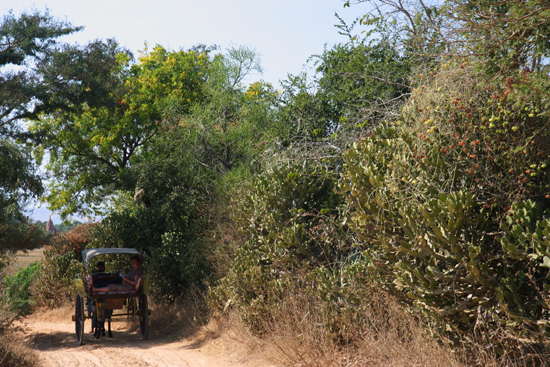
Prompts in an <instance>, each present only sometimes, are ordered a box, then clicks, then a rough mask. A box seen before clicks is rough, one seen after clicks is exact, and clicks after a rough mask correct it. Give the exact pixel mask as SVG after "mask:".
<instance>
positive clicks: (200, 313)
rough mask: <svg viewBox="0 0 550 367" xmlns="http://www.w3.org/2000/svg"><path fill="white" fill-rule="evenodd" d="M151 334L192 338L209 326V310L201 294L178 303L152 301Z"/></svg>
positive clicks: (198, 293)
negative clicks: (205, 326)
mask: <svg viewBox="0 0 550 367" xmlns="http://www.w3.org/2000/svg"><path fill="white" fill-rule="evenodd" d="M149 308H150V309H151V316H150V318H149V323H150V326H149V333H151V334H153V335H158V336H169V337H170V338H173V339H181V338H190V337H193V336H195V334H196V333H197V332H198V331H199V330H200V329H201V328H202V327H203V326H204V325H206V324H207V322H208V319H209V314H208V309H207V308H206V306H205V302H204V299H203V297H202V295H201V294H200V292H193V293H192V294H189V295H188V296H187V297H185V299H183V300H180V301H178V302H175V303H172V304H167V303H155V302H152V301H150V304H149Z"/></svg>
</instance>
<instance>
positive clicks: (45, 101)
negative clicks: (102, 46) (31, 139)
mask: <svg viewBox="0 0 550 367" xmlns="http://www.w3.org/2000/svg"><path fill="white" fill-rule="evenodd" d="M79 29H80V28H79V27H73V26H72V25H70V24H68V23H66V22H61V21H58V20H56V19H55V18H54V17H53V16H51V15H50V14H49V13H44V14H41V13H39V12H32V13H23V14H21V15H20V16H19V17H16V16H15V15H14V14H13V13H12V12H9V13H8V14H6V15H4V17H3V18H2V20H1V22H0V68H1V69H0V252H1V253H2V254H4V253H5V251H6V250H14V249H18V248H30V247H34V246H37V245H39V243H40V242H41V241H42V240H43V238H42V234H41V231H39V230H38V228H37V227H34V226H32V225H30V223H29V221H28V219H27V218H25V217H24V216H22V215H21V212H20V210H21V209H22V208H23V207H24V206H25V205H26V203H28V202H29V200H32V199H36V198H38V197H39V196H40V195H41V194H42V192H43V186H42V181H41V177H40V175H39V173H38V170H37V168H36V166H35V165H34V163H33V158H32V154H31V150H30V149H29V146H27V145H25V144H22V142H23V140H22V139H23V138H24V136H23V135H24V134H23V133H24V130H23V128H22V126H21V124H20V123H19V121H21V120H22V119H25V118H32V117H34V116H36V115H37V114H38V113H40V112H41V111H45V110H51V109H52V108H58V107H60V105H59V104H57V105H56V106H53V105H52V104H51V103H50V102H51V96H53V95H59V93H56V92H54V91H53V89H54V87H55V86H60V85H61V84H63V83H71V82H73V80H65V81H62V80H63V79H62V78H59V73H57V74H56V75H53V74H50V75H44V74H42V73H40V71H39V67H38V66H39V65H46V64H48V63H49V62H50V61H51V60H52V57H54V55H55V54H56V53H57V52H58V45H57V43H56V40H57V39H58V38H59V37H60V36H63V35H67V34H70V33H73V32H75V31H78V30H79ZM58 71H59V69H58ZM66 98H70V96H68V95H67V96H66V97H65V99H66Z"/></svg>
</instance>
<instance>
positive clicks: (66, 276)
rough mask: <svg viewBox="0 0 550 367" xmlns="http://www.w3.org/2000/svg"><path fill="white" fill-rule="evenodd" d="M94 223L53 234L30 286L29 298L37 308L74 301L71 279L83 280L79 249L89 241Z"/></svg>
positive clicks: (84, 246)
mask: <svg viewBox="0 0 550 367" xmlns="http://www.w3.org/2000/svg"><path fill="white" fill-rule="evenodd" d="M95 226H96V225H95V224H83V225H81V226H78V227H76V228H74V229H73V230H71V231H69V232H63V233H59V234H57V235H55V237H54V238H53V240H52V244H51V246H49V247H48V248H46V249H45V250H44V260H43V262H42V264H41V267H40V273H39V274H38V276H37V279H36V282H35V283H34V284H33V286H32V290H31V292H32V297H33V299H34V300H35V302H36V303H37V304H38V305H42V306H48V307H60V306H63V305H66V304H70V303H72V302H73V300H74V298H73V297H74V293H75V289H74V278H75V276H76V275H79V276H81V277H84V275H85V274H84V267H83V266H82V256H81V253H82V250H84V249H85V248H86V246H87V245H88V243H89V242H90V241H91V239H92V237H91V233H90V231H91V229H92V228H94V227H95Z"/></svg>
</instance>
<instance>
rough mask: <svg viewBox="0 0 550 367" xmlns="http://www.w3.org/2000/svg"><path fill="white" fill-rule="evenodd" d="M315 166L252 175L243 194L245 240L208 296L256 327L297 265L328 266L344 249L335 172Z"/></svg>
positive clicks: (309, 267)
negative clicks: (231, 308) (230, 305)
mask: <svg viewBox="0 0 550 367" xmlns="http://www.w3.org/2000/svg"><path fill="white" fill-rule="evenodd" d="M316 168H317V169H318V168H319V167H318V166H316V165H313V164H311V165H306V166H299V165H292V164H290V165H286V166H280V167H276V168H273V169H272V170H270V171H268V172H266V173H264V174H262V175H259V176H258V177H256V178H254V179H253V180H252V182H251V183H250V186H249V189H248V194H246V195H245V196H244V197H243V199H242V202H241V205H240V209H239V213H238V218H239V222H240V223H241V225H242V230H243V231H244V232H245V233H246V238H247V240H246V243H245V244H243V245H242V247H241V248H240V249H238V250H237V252H236V254H235V260H234V262H233V264H232V266H231V269H230V270H229V273H228V274H227V276H226V277H225V278H224V279H222V280H221V283H220V285H218V286H217V287H216V289H215V290H214V291H213V292H212V297H213V299H215V300H216V301H215V302H216V303H217V305H218V306H221V305H224V304H227V302H230V303H233V305H234V306H235V307H238V308H239V309H240V310H241V311H240V314H241V316H242V317H243V318H244V319H245V320H246V321H247V322H248V323H249V324H250V326H251V327H253V328H256V329H257V330H258V329H261V319H262V318H265V317H269V316H268V315H269V313H270V311H269V310H270V307H273V304H271V303H270V302H266V300H267V299H266V298H267V297H270V296H274V295H276V294H278V293H279V291H280V290H282V289H284V288H285V286H286V285H287V283H288V282H289V281H291V279H292V276H293V275H296V274H297V273H299V272H300V271H301V270H303V271H305V272H309V271H311V270H312V269H315V268H318V267H321V266H331V265H332V264H333V262H334V261H336V260H337V259H338V258H339V256H341V253H342V251H343V249H342V248H341V245H340V244H339V243H338V241H339V240H340V239H341V236H342V233H341V232H340V230H339V229H338V225H337V222H338V221H337V219H336V218H335V215H336V214H337V213H336V211H335V208H336V207H337V205H338V202H339V198H338V196H336V195H335V194H334V192H333V188H334V185H335V181H334V177H333V176H332V175H331V174H330V173H327V172H325V173H323V172H316V171H315V170H316Z"/></svg>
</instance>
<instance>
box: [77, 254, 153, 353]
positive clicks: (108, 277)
mask: <svg viewBox="0 0 550 367" xmlns="http://www.w3.org/2000/svg"><path fill="white" fill-rule="evenodd" d="M99 255H113V256H115V257H117V258H118V259H119V261H120V258H121V257H122V259H126V258H127V260H129V257H136V256H137V257H138V259H139V260H140V263H141V264H143V256H142V254H141V253H140V252H139V251H137V250H135V249H131V248H98V249H87V250H83V251H82V264H83V265H84V267H85V268H86V270H87V274H86V277H85V279H81V278H76V279H75V283H76V289H77V295H76V301H75V314H74V316H73V321H74V322H75V331H76V341H77V343H78V345H82V344H83V342H84V320H86V318H90V319H91V320H92V331H93V332H94V336H95V337H96V338H99V337H100V336H101V335H105V322H107V323H108V335H109V337H112V333H111V318H112V317H117V316H126V317H127V318H129V317H134V316H137V317H139V328H140V333H141V336H142V337H143V339H147V336H148V321H149V315H150V310H149V309H148V306H147V295H148V294H149V282H148V281H147V277H146V274H145V273H143V274H142V275H141V276H140V277H139V279H138V280H137V282H136V284H135V286H132V287H131V288H129V287H127V288H126V289H123V290H122V289H117V290H108V291H107V290H105V288H99V287H97V285H96V286H95V287H94V284H98V283H101V284H109V283H110V282H113V283H115V282H116V281H117V280H118V279H120V278H121V274H120V273H119V272H114V273H106V272H93V271H91V270H90V268H91V266H90V265H91V262H92V259H93V258H95V257H96V256H99ZM97 259H98V258H95V259H94V263H97V262H98V261H96V260H97ZM119 288H124V287H119ZM98 289H100V290H101V291H98ZM85 308H86V309H87V313H88V316H86V311H85ZM116 310H120V311H118V313H115V311H116Z"/></svg>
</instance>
